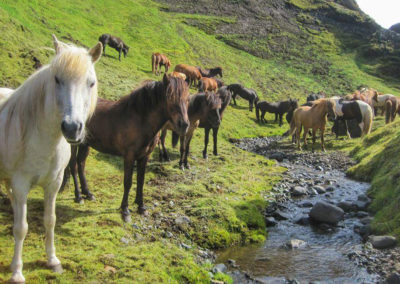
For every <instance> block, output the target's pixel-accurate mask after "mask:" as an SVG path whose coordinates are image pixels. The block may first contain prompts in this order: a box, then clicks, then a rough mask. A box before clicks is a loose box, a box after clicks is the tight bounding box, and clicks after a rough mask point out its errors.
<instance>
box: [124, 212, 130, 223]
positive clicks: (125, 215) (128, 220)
mask: <svg viewBox="0 0 400 284" xmlns="http://www.w3.org/2000/svg"><path fill="white" fill-rule="evenodd" d="M122 220H123V221H124V222H125V223H131V222H132V218H131V214H130V213H129V214H124V213H122Z"/></svg>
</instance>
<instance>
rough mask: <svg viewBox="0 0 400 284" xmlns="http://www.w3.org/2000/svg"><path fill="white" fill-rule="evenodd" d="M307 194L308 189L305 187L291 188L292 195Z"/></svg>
mask: <svg viewBox="0 0 400 284" xmlns="http://www.w3.org/2000/svg"><path fill="white" fill-rule="evenodd" d="M307 194H308V190H307V188H305V187H301V186H295V187H294V188H293V189H292V196H296V197H297V196H304V195H307Z"/></svg>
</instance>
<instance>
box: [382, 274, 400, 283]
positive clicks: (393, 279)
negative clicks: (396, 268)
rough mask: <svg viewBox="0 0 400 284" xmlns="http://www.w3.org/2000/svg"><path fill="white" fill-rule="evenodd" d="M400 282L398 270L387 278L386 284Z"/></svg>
mask: <svg viewBox="0 0 400 284" xmlns="http://www.w3.org/2000/svg"><path fill="white" fill-rule="evenodd" d="M399 283H400V274H399V273H397V272H394V273H392V274H391V275H390V276H389V277H388V278H387V279H386V282H385V284H399Z"/></svg>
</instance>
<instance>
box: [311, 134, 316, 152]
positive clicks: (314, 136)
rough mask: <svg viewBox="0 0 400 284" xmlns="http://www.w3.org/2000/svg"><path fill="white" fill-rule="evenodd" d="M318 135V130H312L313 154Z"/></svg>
mask: <svg viewBox="0 0 400 284" xmlns="http://www.w3.org/2000/svg"><path fill="white" fill-rule="evenodd" d="M316 133H317V130H316V129H313V130H312V146H311V151H312V152H313V153H314V144H315V140H316V139H317V137H316Z"/></svg>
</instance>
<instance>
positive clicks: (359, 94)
mask: <svg viewBox="0 0 400 284" xmlns="http://www.w3.org/2000/svg"><path fill="white" fill-rule="evenodd" d="M345 99H346V100H353V101H355V100H360V101H363V102H366V103H367V104H369V105H370V107H371V108H372V109H373V110H374V115H376V113H375V108H374V105H375V104H376V103H377V102H378V92H377V91H376V90H374V89H368V88H363V89H361V90H360V91H358V90H357V91H355V92H354V93H353V94H352V95H348V96H346V97H345ZM383 105H384V104H383ZM383 105H382V106H383Z"/></svg>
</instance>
